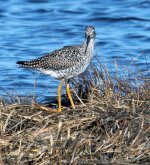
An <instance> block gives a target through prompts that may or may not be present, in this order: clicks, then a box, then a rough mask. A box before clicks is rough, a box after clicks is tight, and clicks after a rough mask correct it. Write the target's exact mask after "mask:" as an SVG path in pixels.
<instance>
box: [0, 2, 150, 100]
mask: <svg viewBox="0 0 150 165" xmlns="http://www.w3.org/2000/svg"><path fill="white" fill-rule="evenodd" d="M86 25H93V26H95V28H96V34H97V35H96V46H95V55H96V56H98V57H99V59H100V60H101V62H102V63H103V64H104V65H106V66H108V68H109V69H110V72H112V74H113V73H114V67H115V63H118V65H119V66H121V67H122V68H124V69H123V70H125V69H127V68H128V69H129V70H132V71H133V72H136V69H135V68H134V65H136V66H138V67H139V68H140V70H141V71H142V73H143V74H145V75H147V76H148V75H149V66H150V1H148V0H132V1H131V0H105V1H104V0H99V1H98V0H82V1H81V0H80V1H79V0H76V1H66V0H61V1H58V0H56V1H50V0H49V1H48V0H5V1H2V0H1V3H0V94H4V93H7V92H8V93H10V94H11V93H15V94H18V95H22V94H23V95H26V94H29V95H33V91H34V83H35V79H36V92H37V95H40V97H43V96H52V95H56V92H57V90H56V89H57V86H58V84H59V81H57V80H55V79H53V78H50V77H48V76H45V75H42V74H37V73H36V74H33V73H32V72H31V71H28V70H25V69H20V68H18V67H17V65H16V61H19V60H30V59H33V58H37V57H40V56H41V55H42V54H45V53H47V52H51V51H53V50H55V49H58V48H61V47H63V46H65V45H74V44H75V45H76V44H80V43H81V42H82V41H83V36H84V29H85V26H86ZM94 60H95V59H94ZM133 60H134V62H133ZM95 61H96V60H95ZM120 76H121V75H120Z"/></svg>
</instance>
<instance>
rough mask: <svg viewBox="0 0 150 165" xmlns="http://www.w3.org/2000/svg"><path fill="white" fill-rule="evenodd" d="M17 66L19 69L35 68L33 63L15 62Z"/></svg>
mask: <svg viewBox="0 0 150 165" xmlns="http://www.w3.org/2000/svg"><path fill="white" fill-rule="evenodd" d="M17 64H18V65H19V67H21V68H36V67H35V63H34V62H32V61H17Z"/></svg>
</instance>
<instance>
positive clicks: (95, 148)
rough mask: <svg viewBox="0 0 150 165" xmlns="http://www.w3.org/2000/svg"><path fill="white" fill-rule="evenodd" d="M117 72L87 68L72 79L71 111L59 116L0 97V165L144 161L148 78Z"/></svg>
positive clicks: (148, 153) (149, 128)
mask: <svg viewBox="0 0 150 165" xmlns="http://www.w3.org/2000/svg"><path fill="white" fill-rule="evenodd" d="M118 74H119V72H118V73H116V76H115V77H113V76H110V75H109V73H108V71H107V68H106V67H104V66H102V65H101V64H99V67H97V68H96V67H94V66H91V67H90V69H89V71H87V72H86V73H85V74H84V75H82V76H80V77H78V78H77V79H74V80H72V90H73V91H74V99H75V100H76V109H75V110H72V109H70V108H69V107H66V108H64V109H63V111H62V112H61V113H49V112H47V111H40V110H39V109H38V106H37V105H38V104H36V103H35V102H33V104H32V105H29V104H27V103H26V101H25V99H24V100H22V99H21V98H15V99H16V101H15V102H13V103H11V104H10V102H9V101H8V100H6V98H1V104H0V164H10V165H14V164H19V165H20V164H21V165H28V164H34V165H49V164H60V165H61V164H91V165H92V164H103V163H108V164H111V163H112V164H129V163H141V162H142V164H144V162H149V161H150V83H149V79H148V78H146V77H142V76H143V75H142V74H141V77H140V76H139V77H136V76H135V75H134V74H133V75H132V79H129V78H127V79H125V80H124V79H123V78H119V76H118ZM64 97H65V96H64ZM26 99H28V98H26ZM8 102H9V103H8Z"/></svg>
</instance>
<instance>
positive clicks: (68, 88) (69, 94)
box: [66, 83, 75, 109]
mask: <svg viewBox="0 0 150 165" xmlns="http://www.w3.org/2000/svg"><path fill="white" fill-rule="evenodd" d="M66 89H67V95H68V98H69V100H70V103H71V106H72V109H74V108H75V105H74V102H73V99H72V96H71V93H70V85H69V83H67V87H66Z"/></svg>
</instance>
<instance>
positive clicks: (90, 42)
mask: <svg viewBox="0 0 150 165" xmlns="http://www.w3.org/2000/svg"><path fill="white" fill-rule="evenodd" d="M94 41H95V38H94V37H93V38H87V37H86V38H85V40H84V42H83V44H82V48H83V52H84V53H85V54H87V53H88V54H89V53H90V54H92V51H93V49H94Z"/></svg>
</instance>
